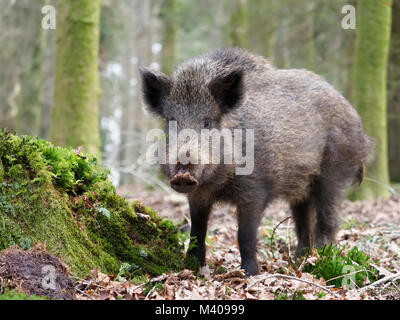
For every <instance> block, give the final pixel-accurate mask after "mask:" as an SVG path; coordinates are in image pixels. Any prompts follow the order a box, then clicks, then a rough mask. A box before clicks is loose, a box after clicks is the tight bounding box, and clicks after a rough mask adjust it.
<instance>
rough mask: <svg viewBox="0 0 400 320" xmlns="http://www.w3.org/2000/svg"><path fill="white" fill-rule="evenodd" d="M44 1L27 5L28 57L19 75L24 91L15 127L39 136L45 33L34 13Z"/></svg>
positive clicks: (19, 101) (24, 35) (20, 97)
mask: <svg viewBox="0 0 400 320" xmlns="http://www.w3.org/2000/svg"><path fill="white" fill-rule="evenodd" d="M43 5H44V1H33V2H31V3H29V6H28V7H26V8H24V9H25V11H26V13H27V18H26V19H27V20H28V21H26V26H25V27H26V28H28V29H27V30H24V32H23V35H22V36H23V37H24V41H25V43H26V44H27V46H28V48H27V50H28V52H27V53H28V54H29V56H28V57H27V59H25V61H26V63H24V68H23V69H22V72H21V75H20V83H21V91H20V94H19V97H18V98H19V99H18V100H17V101H18V113H17V117H16V127H17V128H16V129H17V132H18V133H19V134H28V135H32V136H38V135H39V131H40V122H41V111H42V102H41V100H40V93H41V89H42V84H43V73H42V62H43V57H44V48H45V45H46V35H45V32H44V29H43V28H42V27H41V19H38V18H37V16H36V15H33V14H32V13H33V12H36V13H37V12H40V10H41V8H42V6H43Z"/></svg>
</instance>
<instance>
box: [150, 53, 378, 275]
mask: <svg viewBox="0 0 400 320" xmlns="http://www.w3.org/2000/svg"><path fill="white" fill-rule="evenodd" d="M157 77H159V79H160V80H159V83H156V84H154V82H153V81H154V80H155V79H157ZM148 78H149V77H148ZM149 79H151V80H152V82H151V86H153V87H154V88H156V90H153V89H152V88H151V86H149V85H148V84H146V81H143V86H144V96H145V101H146V102H147V105H148V107H149V108H150V109H151V110H153V111H154V110H156V112H157V113H159V114H161V115H162V117H164V119H165V120H171V119H174V120H176V121H177V123H178V130H181V129H183V128H191V129H193V130H195V131H196V132H198V133H200V130H201V129H202V128H203V127H202V124H203V123H204V122H205V119H206V120H207V123H212V128H216V129H221V128H228V129H231V130H233V129H238V128H241V129H253V130H254V138H255V145H254V157H255V159H254V171H253V172H252V173H251V174H250V175H247V176H238V175H235V171H234V169H235V164H233V165H224V164H219V165H213V164H210V165H204V164H192V165H191V166H190V167H188V170H189V171H190V174H191V175H192V176H193V177H194V178H195V179H196V180H197V181H198V182H199V184H198V187H196V189H195V190H194V191H193V192H190V193H189V194H188V199H189V205H190V212H191V218H192V229H191V236H192V237H194V238H195V239H196V240H197V246H196V247H195V248H193V249H192V250H191V251H190V252H189V254H191V255H194V256H195V257H197V259H198V260H199V262H200V263H204V261H205V245H204V239H205V235H206V230H207V219H208V216H209V214H210V211H211V208H212V206H213V204H214V203H215V202H220V201H223V202H229V203H231V204H234V205H236V206H237V212H238V223H239V231H238V238H239V245H240V253H241V256H242V267H243V268H244V269H245V270H246V272H247V273H248V274H255V273H257V272H258V264H257V259H256V244H257V228H258V226H259V223H260V221H261V218H262V214H263V211H264V209H265V208H266V206H267V205H268V203H270V202H271V201H272V200H274V199H276V198H282V199H285V200H287V201H288V202H289V203H290V205H291V209H292V212H293V216H294V218H295V224H296V232H297V237H298V247H297V254H301V253H303V252H305V251H307V249H308V248H310V247H311V246H312V245H314V244H315V245H317V246H321V245H324V244H327V243H330V242H332V241H334V239H335V233H336V231H337V229H338V225H339V224H338V213H337V207H338V204H339V203H340V202H341V200H342V199H343V193H344V190H345V189H346V188H347V187H348V186H350V185H351V183H352V182H353V181H355V180H356V181H358V182H359V183H361V181H362V178H363V175H364V171H363V169H362V168H363V165H362V166H360V164H363V163H365V162H366V160H367V157H368V155H369V154H370V152H371V149H372V143H371V140H370V138H369V137H368V136H367V135H366V134H365V133H364V131H363V128H362V123H361V120H360V117H359V115H358V114H357V112H356V110H355V109H354V108H353V107H352V106H351V104H350V103H349V102H348V101H347V100H346V99H345V98H344V97H343V96H342V95H341V94H340V93H339V92H338V91H336V90H335V89H334V88H333V87H332V86H331V85H330V84H328V83H327V82H326V81H325V80H323V79H322V78H321V77H320V76H318V75H316V74H314V73H312V72H310V71H307V70H303V69H301V70H296V69H291V70H281V69H277V68H275V67H274V66H273V65H272V64H271V63H269V62H268V61H267V60H266V59H264V58H263V57H260V56H257V55H255V54H252V53H249V52H247V51H245V50H242V49H237V48H234V49H222V50H216V51H213V52H210V53H207V54H204V55H201V56H199V57H195V58H192V59H189V60H187V61H185V62H183V63H182V64H180V65H179V66H177V67H176V68H175V71H174V74H173V75H172V76H171V78H168V77H167V76H166V75H162V76H160V75H155V78H154V77H150V78H149ZM144 80H146V79H144ZM164 84H167V86H168V88H165V89H163V88H164V87H163V86H164ZM167 89H168V90H167ZM163 92H168V93H164V94H162V93H163ZM160 94H161V96H160ZM243 148H245V144H244V146H243ZM244 150H245V149H244ZM163 168H164V170H165V172H166V173H167V174H168V175H169V176H170V177H172V176H173V175H174V174H176V170H177V166H175V165H166V166H163ZM314 216H315V217H316V223H315V225H314V223H313V221H314V219H313V217H314Z"/></svg>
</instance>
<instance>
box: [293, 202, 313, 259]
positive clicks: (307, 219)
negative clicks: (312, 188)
mask: <svg viewBox="0 0 400 320" xmlns="http://www.w3.org/2000/svg"><path fill="white" fill-rule="evenodd" d="M311 202H312V201H311V199H310V198H306V199H303V200H301V201H298V202H295V203H292V204H291V205H290V208H291V210H292V215H293V218H294V222H295V225H296V234H297V249H296V254H295V256H296V257H299V256H302V255H306V254H307V253H308V252H309V250H310V248H311V247H312V245H313V229H312V228H313V226H312V221H313V209H314V208H313V205H312V203H311Z"/></svg>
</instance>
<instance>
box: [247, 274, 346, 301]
mask: <svg viewBox="0 0 400 320" xmlns="http://www.w3.org/2000/svg"><path fill="white" fill-rule="evenodd" d="M270 278H282V279H288V280H296V281H299V282H304V283H307V284H310V285H313V286H315V287H318V288H320V289H321V290H324V291H326V292H328V293H330V294H331V295H333V296H334V297H336V298H338V299H343V298H342V297H341V296H340V295H338V294H336V293H334V292H333V291H331V290H329V289H328V288H327V287H324V286H322V285H320V284H318V283H315V282H312V281H308V280H305V279H301V278H296V277H292V276H287V275H284V274H270V275H268V276H265V277H262V278H260V279H258V280H256V281H254V282H253V283H252V284H250V285H249V286H247V289H249V288H251V287H252V286H253V285H255V284H256V283H257V282H260V281H263V280H267V279H270Z"/></svg>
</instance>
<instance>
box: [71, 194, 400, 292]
mask: <svg viewBox="0 0 400 320" xmlns="http://www.w3.org/2000/svg"><path fill="white" fill-rule="evenodd" d="M121 191H122V193H126V191H127V189H126V188H125V189H123V190H120V192H121ZM134 193H135V194H138V193H139V194H140V197H141V199H144V201H146V203H147V204H149V205H151V206H152V207H155V208H156V209H157V210H158V211H159V212H162V213H163V214H164V216H166V217H170V218H173V219H175V221H180V220H181V219H182V216H183V215H186V214H187V212H188V206H187V203H186V202H185V201H181V199H178V198H177V196H173V197H172V196H169V195H167V196H166V195H160V193H155V192H147V191H140V190H139V192H137V190H136V189H135V192H134ZM341 213H342V216H343V220H344V227H343V228H342V230H341V231H340V232H339V234H338V236H337V245H335V246H328V247H326V248H325V249H319V250H316V249H315V250H313V251H312V253H311V255H310V256H309V257H307V258H306V259H302V260H299V261H297V262H296V261H294V260H293V258H291V257H293V253H294V251H295V249H296V247H295V246H296V236H295V233H294V226H293V221H292V220H291V219H287V217H288V216H289V215H290V209H289V207H288V206H287V205H285V204H284V203H281V202H277V203H274V204H272V205H271V206H270V207H269V208H268V209H267V211H266V218H265V219H264V221H263V224H262V226H261V227H260V230H259V231H260V233H259V234H260V241H259V246H258V253H259V254H258V260H259V262H260V267H261V273H260V275H257V276H253V277H245V275H244V273H243V270H241V269H240V254H239V250H238V246H237V242H236V235H237V223H236V217H235V213H234V208H229V207H228V208H227V207H223V208H219V207H217V208H215V210H214V212H213V214H212V216H211V219H210V226H209V231H208V234H207V241H206V244H207V258H206V266H205V267H203V268H201V269H200V272H199V274H195V273H194V272H193V271H190V270H183V271H180V272H179V273H178V272H177V273H165V274H162V275H160V276H157V277H154V278H149V277H142V278H141V279H135V281H134V282H132V281H122V282H121V281H117V280H118V279H116V278H113V277H111V276H109V275H106V274H102V273H99V272H94V273H92V274H91V276H90V277H88V278H86V279H83V280H81V281H79V290H80V292H78V293H77V294H76V298H77V299H149V300H152V299H167V300H173V299H191V300H194V299H218V300H230V299H235V300H242V299H251V300H304V299H306V300H314V299H318V300H350V299H351V300H353V299H355V300H369V299H374V300H376V299H382V300H383V299H387V300H389V299H400V290H399V287H400V233H399V230H398V225H399V223H400V197H397V196H396V197H392V198H391V199H378V200H373V201H357V202H354V203H353V202H349V201H346V202H344V203H343V205H342V208H341ZM331 267H332V270H334V272H332V273H329V272H330V270H328V271H329V272H328V271H327V270H325V268H331ZM344 267H345V268H344ZM335 268H336V269H335ZM364 270H365V271H364ZM357 275H358V276H357ZM376 275H378V278H379V280H378V281H376V280H377V277H376ZM334 278H336V279H334ZM385 279H386V280H385ZM389 279H390V280H389Z"/></svg>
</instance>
